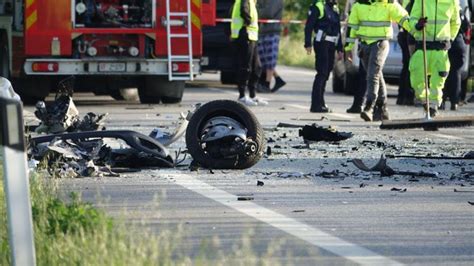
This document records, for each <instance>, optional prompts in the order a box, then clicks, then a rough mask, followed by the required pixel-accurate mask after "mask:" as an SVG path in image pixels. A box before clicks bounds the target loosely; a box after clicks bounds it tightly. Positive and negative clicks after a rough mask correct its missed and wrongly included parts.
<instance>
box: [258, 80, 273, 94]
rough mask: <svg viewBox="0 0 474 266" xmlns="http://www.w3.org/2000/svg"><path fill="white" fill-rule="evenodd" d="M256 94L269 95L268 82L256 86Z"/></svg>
mask: <svg viewBox="0 0 474 266" xmlns="http://www.w3.org/2000/svg"><path fill="white" fill-rule="evenodd" d="M257 92H259V93H270V92H271V90H270V83H269V82H266V81H264V82H261V83H258V84H257Z"/></svg>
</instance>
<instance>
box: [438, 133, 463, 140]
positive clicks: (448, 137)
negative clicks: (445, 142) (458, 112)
mask: <svg viewBox="0 0 474 266" xmlns="http://www.w3.org/2000/svg"><path fill="white" fill-rule="evenodd" d="M430 135H431V136H433V137H438V138H442V139H450V140H464V138H463V137H456V136H452V135H446V134H441V133H431V134H430Z"/></svg>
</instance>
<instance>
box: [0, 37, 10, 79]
mask: <svg viewBox="0 0 474 266" xmlns="http://www.w3.org/2000/svg"><path fill="white" fill-rule="evenodd" d="M0 41H1V43H0V76H2V77H4V78H6V79H10V56H9V53H8V44H7V43H6V41H5V40H4V38H3V37H2V39H1V40H0Z"/></svg>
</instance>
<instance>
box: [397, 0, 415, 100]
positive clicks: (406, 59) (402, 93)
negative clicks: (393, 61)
mask: <svg viewBox="0 0 474 266" xmlns="http://www.w3.org/2000/svg"><path fill="white" fill-rule="evenodd" d="M402 6H403V7H404V8H405V9H406V11H407V12H408V13H410V11H411V8H412V7H413V0H403V3H402ZM399 30H400V31H399V32H398V36H397V41H398V44H399V45H400V48H401V50H402V63H403V67H402V72H401V73H400V83H399V85H398V95H397V105H414V104H415V91H414V90H413V88H412V87H411V84H410V71H409V70H408V66H409V64H410V56H411V54H412V53H413V51H414V50H415V39H414V38H413V36H411V35H410V33H409V32H408V31H406V30H405V29H403V28H402V27H400V26H399Z"/></svg>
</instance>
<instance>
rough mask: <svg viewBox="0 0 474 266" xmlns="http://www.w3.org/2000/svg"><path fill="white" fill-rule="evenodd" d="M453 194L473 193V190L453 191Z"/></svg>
mask: <svg viewBox="0 0 474 266" xmlns="http://www.w3.org/2000/svg"><path fill="white" fill-rule="evenodd" d="M454 192H457V193H474V190H459V189H454Z"/></svg>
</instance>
